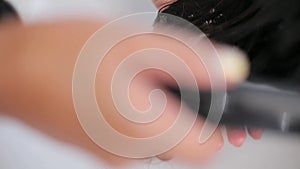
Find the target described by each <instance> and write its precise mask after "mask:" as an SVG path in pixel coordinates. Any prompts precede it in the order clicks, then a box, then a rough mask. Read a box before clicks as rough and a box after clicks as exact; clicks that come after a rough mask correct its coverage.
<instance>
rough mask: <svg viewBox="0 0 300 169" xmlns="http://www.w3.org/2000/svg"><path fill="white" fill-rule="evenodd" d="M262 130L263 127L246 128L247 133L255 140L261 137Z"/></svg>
mask: <svg viewBox="0 0 300 169" xmlns="http://www.w3.org/2000/svg"><path fill="white" fill-rule="evenodd" d="M263 132H264V130H263V129H251V128H250V129H248V133H249V135H250V136H251V137H252V138H253V139H255V140H259V139H261V137H262V135H263Z"/></svg>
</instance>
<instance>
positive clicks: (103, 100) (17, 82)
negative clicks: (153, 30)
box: [0, 21, 247, 165]
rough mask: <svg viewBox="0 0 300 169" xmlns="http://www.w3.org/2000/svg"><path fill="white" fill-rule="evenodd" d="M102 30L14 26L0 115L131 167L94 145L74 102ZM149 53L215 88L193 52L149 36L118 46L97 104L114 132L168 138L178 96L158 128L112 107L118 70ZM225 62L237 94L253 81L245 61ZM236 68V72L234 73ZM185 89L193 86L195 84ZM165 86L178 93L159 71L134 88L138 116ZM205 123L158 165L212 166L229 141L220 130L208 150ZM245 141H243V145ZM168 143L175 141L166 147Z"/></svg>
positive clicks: (101, 79) (74, 25) (87, 25)
mask: <svg viewBox="0 0 300 169" xmlns="http://www.w3.org/2000/svg"><path fill="white" fill-rule="evenodd" d="M100 27H101V24H99V23H95V22H87V21H68V22H67V21H65V22H61V23H54V24H40V25H33V26H28V27H21V26H7V27H6V28H2V29H0V34H1V37H3V41H1V43H3V44H5V46H6V48H5V49H3V50H2V51H4V55H2V58H1V59H2V60H3V62H2V63H5V64H6V66H5V67H2V69H4V70H3V71H2V72H9V73H8V74H9V75H10V76H4V75H3V76H2V77H1V79H2V80H3V82H5V83H3V84H2V85H1V86H2V87H1V89H0V90H1V93H2V94H1V96H0V97H1V98H0V109H1V111H2V112H6V113H9V115H13V116H15V117H18V118H20V119H22V120H23V121H25V122H27V123H28V124H31V125H32V126H34V127H36V128H39V129H41V130H42V131H44V132H46V133H48V134H50V135H52V136H54V137H56V138H58V139H60V140H63V141H67V142H70V143H72V144H76V145H79V146H81V147H83V148H85V149H87V150H89V151H91V152H93V153H95V154H96V155H98V156H99V157H101V159H102V160H103V159H104V160H106V161H107V162H109V163H110V164H114V165H119V164H123V163H126V162H128V159H126V158H121V157H118V156H115V155H112V154H110V153H107V152H106V151H104V150H102V149H100V148H99V147H98V146H97V145H95V144H94V143H93V142H92V141H91V140H90V139H89V137H88V136H87V135H86V133H85V132H84V131H83V129H82V127H81V126H80V124H79V122H78V119H77V116H76V113H75V111H74V107H73V102H72V101H73V100H72V76H73V71H74V66H75V62H76V59H77V56H78V53H79V51H80V49H81V48H82V46H83V45H84V43H85V42H86V40H87V39H88V38H89V36H91V35H92V34H93V33H94V32H95V31H96V30H97V29H98V28H100ZM4 42H5V43H4ZM149 46H153V47H157V48H162V49H166V50H169V51H173V52H174V53H175V54H178V56H179V57H180V58H181V59H182V60H183V61H185V62H186V63H187V65H188V66H189V67H190V68H191V70H192V72H193V73H194V76H195V77H196V80H197V82H198V84H199V87H203V88H207V87H208V86H209V85H210V84H209V78H208V76H207V73H206V71H205V68H204V67H203V65H202V64H201V63H200V62H199V60H197V59H196V58H197V57H195V56H194V54H193V53H192V52H191V50H189V49H188V48H187V47H185V46H184V45H182V44H181V43H179V42H177V41H174V40H173V41H172V40H170V39H168V38H163V37H160V36H150V35H149V36H145V37H135V38H129V39H127V40H125V41H124V42H123V43H121V44H120V45H117V46H115V47H114V49H112V50H111V51H110V52H109V53H108V54H107V56H106V60H105V61H104V62H103V63H102V64H103V66H101V67H100V68H99V70H98V74H97V78H96V96H97V99H98V100H97V101H98V104H99V106H100V107H101V109H103V110H104V111H103V115H104V116H105V117H106V120H107V121H108V122H109V124H110V125H111V126H112V127H113V128H114V129H116V130H117V131H119V132H120V133H123V134H125V135H127V136H133V137H149V136H153V135H156V134H159V133H161V132H163V131H165V130H166V129H167V128H168V127H170V125H172V123H173V122H174V120H175V119H176V114H177V112H178V109H179V106H180V104H179V102H178V100H177V99H176V98H175V97H174V96H172V95H170V93H166V96H167V100H168V102H167V104H166V109H165V110H164V111H163V115H162V116H161V117H160V118H159V119H158V120H156V121H155V122H153V123H151V124H145V125H139V124H135V123H132V122H128V120H126V119H124V118H123V117H122V116H121V115H120V114H118V112H117V111H116V109H115V107H114V105H113V104H112V99H111V96H110V95H109V93H108V92H109V91H110V82H111V77H112V73H113V71H114V70H115V68H116V66H117V65H118V64H119V63H120V61H121V60H122V59H123V58H124V57H127V56H128V55H129V54H130V53H132V52H134V51H136V50H138V49H144V48H149ZM217 49H222V47H221V46H219V47H217ZM223 51H224V50H223ZM220 55H221V57H222V58H221V62H222V64H223V66H224V71H225V75H226V80H227V83H228V84H229V86H232V87H233V86H235V85H237V84H239V83H240V82H242V81H243V80H244V79H245V78H246V77H247V64H246V63H245V59H244V58H243V57H239V56H234V55H229V56H228V55H222V52H220ZM7 56H10V57H9V58H8V57H7ZM141 64H143V63H141ZM144 64H147V62H145V63H144ZM232 64H234V65H236V66H235V67H232ZM245 70H246V71H245ZM176 74H178V75H179V76H180V77H182V80H184V79H185V77H184V76H185V75H184V74H181V71H180V70H179V71H178V72H177V73H176ZM185 83H186V84H187V85H188V82H185ZM163 84H170V85H172V84H173V85H174V84H175V82H174V79H172V78H171V77H170V76H167V75H166V74H164V73H162V72H159V71H148V72H144V73H142V74H140V75H139V76H137V77H136V78H135V79H134V81H133V83H132V84H131V88H130V94H131V95H130V97H131V99H132V101H133V104H134V105H135V106H136V107H137V108H139V109H145V108H147V107H148V106H149V101H148V99H147V98H148V94H149V92H150V91H151V90H152V89H157V88H161V87H162V86H163ZM190 113H192V112H188V111H187V112H186V116H187V117H188V116H189V114H190ZM203 122H204V119H201V118H198V119H197V121H196V123H195V125H194V127H193V128H192V130H191V132H190V133H189V134H188V135H187V137H186V138H185V139H184V140H183V141H182V142H181V143H180V144H178V145H177V146H176V147H175V148H173V149H172V150H170V151H168V152H166V153H164V154H161V155H159V156H158V157H159V158H161V159H163V160H167V159H171V158H174V159H180V160H185V161H189V162H193V163H199V162H202V161H203V160H207V159H208V158H209V157H210V156H212V155H213V154H214V153H215V152H216V151H218V150H219V149H220V148H221V147H222V145H223V138H222V135H221V131H220V128H218V129H217V130H216V132H215V133H214V134H213V135H212V137H211V138H210V139H209V140H208V141H207V142H206V143H205V144H203V145H199V144H198V137H199V132H200V131H201V128H202V126H203ZM183 125H184V124H183ZM102 132H106V131H102ZM239 132H240V131H239ZM232 133H233V132H229V134H228V135H230V134H231V135H233V134H232ZM243 134H244V133H242V134H241V133H238V134H237V135H238V136H239V137H240V136H241V135H243ZM231 137H232V138H233V137H234V135H233V136H231ZM234 138H235V137H234ZM243 138H244V136H243ZM168 141H170V140H163V141H162V142H164V143H168Z"/></svg>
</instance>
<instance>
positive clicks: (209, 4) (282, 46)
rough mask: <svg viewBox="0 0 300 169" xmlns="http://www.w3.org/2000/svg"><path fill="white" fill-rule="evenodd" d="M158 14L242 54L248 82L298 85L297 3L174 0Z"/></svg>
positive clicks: (299, 37) (299, 10) (299, 18)
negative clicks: (185, 22)
mask: <svg viewBox="0 0 300 169" xmlns="http://www.w3.org/2000/svg"><path fill="white" fill-rule="evenodd" d="M160 12H161V13H168V14H172V15H175V16H179V17H181V18H183V19H186V20H188V21H189V22H191V23H193V24H194V25H196V26H197V27H198V28H199V29H201V31H202V32H204V33H205V34H206V35H207V36H208V37H209V38H210V39H212V40H214V41H217V42H220V43H226V44H230V45H234V46H237V47H239V48H240V49H242V50H244V51H245V52H246V53H247V54H248V56H249V59H250V61H251V75H250V80H255V79H256V78H269V79H277V80H285V82H287V83H288V82H293V83H295V82H296V83H299V82H300V1H299V0H178V1H177V2H175V3H173V4H171V5H168V6H166V7H163V8H162V10H161V11H160ZM158 20H159V17H158Z"/></svg>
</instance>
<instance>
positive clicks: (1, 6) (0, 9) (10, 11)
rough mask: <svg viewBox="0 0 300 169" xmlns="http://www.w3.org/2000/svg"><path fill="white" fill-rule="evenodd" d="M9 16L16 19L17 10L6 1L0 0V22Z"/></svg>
mask: <svg viewBox="0 0 300 169" xmlns="http://www.w3.org/2000/svg"><path fill="white" fill-rule="evenodd" d="M11 18H14V19H18V14H17V12H16V11H15V9H14V8H13V7H12V6H11V5H10V4H9V3H8V2H6V1H3V0H0V22H2V21H3V20H6V19H11Z"/></svg>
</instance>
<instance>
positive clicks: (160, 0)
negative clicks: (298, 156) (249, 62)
mask: <svg viewBox="0 0 300 169" xmlns="http://www.w3.org/2000/svg"><path fill="white" fill-rule="evenodd" d="M174 2H176V0H153V3H154V4H155V6H156V7H157V8H158V9H162V8H164V7H165V6H166V7H167V6H168V5H170V4H172V3H174ZM233 66H234V65H233ZM248 133H249V135H250V136H251V137H252V138H254V139H260V138H261V136H262V133H263V131H262V130H260V129H248ZM227 135H228V140H229V142H230V143H232V144H233V145H235V146H237V147H239V146H241V145H242V144H243V143H244V141H245V140H246V131H245V129H244V128H232V127H227Z"/></svg>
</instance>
